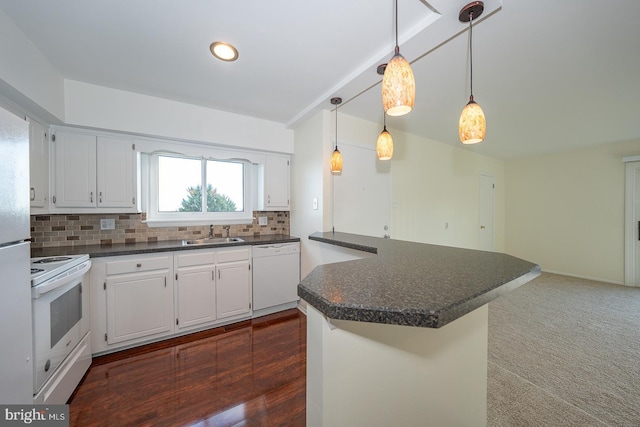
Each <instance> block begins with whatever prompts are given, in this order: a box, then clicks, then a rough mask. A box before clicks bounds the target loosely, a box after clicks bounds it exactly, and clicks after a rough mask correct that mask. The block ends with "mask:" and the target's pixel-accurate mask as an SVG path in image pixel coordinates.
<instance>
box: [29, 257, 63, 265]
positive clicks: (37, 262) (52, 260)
mask: <svg viewBox="0 0 640 427" xmlns="http://www.w3.org/2000/svg"><path fill="white" fill-rule="evenodd" d="M70 259H71V257H68V256H54V257H50V258H43V259H39V260H38V261H34V262H33V264H48V263H50V262H61V261H69V260H70Z"/></svg>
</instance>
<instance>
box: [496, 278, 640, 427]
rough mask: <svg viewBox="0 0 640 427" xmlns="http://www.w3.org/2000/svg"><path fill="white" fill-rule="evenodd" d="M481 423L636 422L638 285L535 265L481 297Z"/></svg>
mask: <svg viewBox="0 0 640 427" xmlns="http://www.w3.org/2000/svg"><path fill="white" fill-rule="evenodd" d="M488 425H489V426H607V425H608V426H616V427H617V426H640V288H630V287H625V286H616V285H610V284H606V283H600V282H594V281H588V280H584V279H577V278H572V277H566V276H560V275H555V274H549V273H543V274H542V275H541V276H540V277H538V278H537V279H535V280H533V281H531V282H529V283H527V284H526V285H524V286H522V287H520V288H518V289H516V290H515V291H513V292H511V293H510V294H508V295H505V296H503V297H500V298H498V299H497V300H495V301H493V302H491V303H490V304H489V380H488Z"/></svg>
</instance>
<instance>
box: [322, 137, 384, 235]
mask: <svg viewBox="0 0 640 427" xmlns="http://www.w3.org/2000/svg"><path fill="white" fill-rule="evenodd" d="M339 149H340V152H341V153H342V158H343V162H344V163H343V168H342V174H341V175H334V176H333V197H334V198H333V226H334V229H335V231H339V232H343V233H355V234H363V235H366V236H374V237H384V236H385V235H387V236H389V235H390V234H391V230H389V226H390V223H391V163H390V162H389V161H380V160H378V156H377V155H376V151H375V149H374V148H368V147H361V146H356V145H350V144H345V143H340V145H339Z"/></svg>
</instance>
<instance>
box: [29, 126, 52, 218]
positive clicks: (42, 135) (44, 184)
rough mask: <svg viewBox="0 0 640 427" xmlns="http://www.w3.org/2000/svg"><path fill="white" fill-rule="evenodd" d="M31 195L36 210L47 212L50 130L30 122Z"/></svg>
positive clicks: (33, 208)
mask: <svg viewBox="0 0 640 427" xmlns="http://www.w3.org/2000/svg"><path fill="white" fill-rule="evenodd" d="M29 178H30V182H31V185H30V187H31V188H30V189H29V192H30V194H29V197H30V200H31V208H32V210H34V212H36V213H37V212H46V211H47V210H48V207H49V206H48V203H49V131H48V130H47V128H45V127H44V126H42V125H41V124H40V123H38V122H36V121H33V120H32V121H30V122H29Z"/></svg>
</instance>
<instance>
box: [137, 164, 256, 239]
mask: <svg viewBox="0 0 640 427" xmlns="http://www.w3.org/2000/svg"><path fill="white" fill-rule="evenodd" d="M161 156H164V157H178V158H185V159H194V160H200V161H201V162H204V161H209V160H213V161H228V162H235V163H242V164H244V179H243V181H244V183H243V184H244V200H243V205H244V206H243V207H244V210H243V211H241V212H206V213H204V212H180V213H178V212H158V191H159V170H158V159H159V158H160V157H161ZM253 169H254V168H253V167H252V164H251V162H249V161H247V160H242V159H218V158H213V157H205V156H189V155H184V154H178V153H162V152H159V153H153V154H150V156H149V187H148V188H149V198H148V200H149V206H148V209H147V220H146V224H147V225H148V226H149V227H171V226H179V225H185V226H189V225H211V224H213V225H227V224H251V223H253V221H254V218H253V208H254V199H255V197H253V193H254V189H255V185H256V184H255V183H254V181H255V176H254V175H255V173H254V171H253ZM203 170H204V168H203ZM202 180H203V181H204V177H203V178H202Z"/></svg>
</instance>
